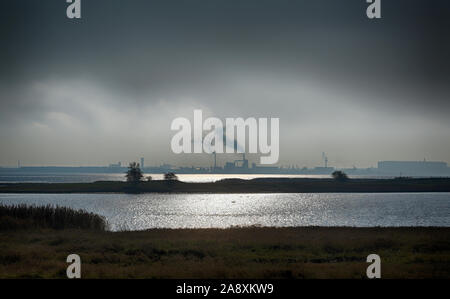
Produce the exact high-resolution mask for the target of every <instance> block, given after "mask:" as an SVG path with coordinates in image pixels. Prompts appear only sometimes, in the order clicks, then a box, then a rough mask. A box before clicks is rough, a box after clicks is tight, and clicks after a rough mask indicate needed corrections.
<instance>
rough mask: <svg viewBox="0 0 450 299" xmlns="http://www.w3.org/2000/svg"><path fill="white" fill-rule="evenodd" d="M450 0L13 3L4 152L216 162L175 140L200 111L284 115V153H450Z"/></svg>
mask: <svg viewBox="0 0 450 299" xmlns="http://www.w3.org/2000/svg"><path fill="white" fill-rule="evenodd" d="M448 3H449V2H448V1H445V0H436V1H425V0H422V1H418V0H415V1H407V0H398V1H382V16H383V19H382V20H368V19H367V17H366V15H365V9H366V6H367V4H366V1H364V0H346V1H335V0H326V1H317V0H305V1H301V0H297V1H294V0H290V1H287V0H281V1H280V0H277V1H275V0H270V1H269V0H258V1H257V0H252V1H250V0H221V1H217V0H184V1H180V0H169V1H168V0H161V1H152V0H146V1H119V0H108V1H106V0H102V1H100V0H89V1H86V0H82V19H81V20H69V19H67V18H66V16H65V8H66V6H67V4H66V3H65V1H63V0H48V1H36V0H29V1H26V0H6V1H2V2H1V4H0V14H1V15H0V17H1V18H0V44H1V47H0V138H1V145H0V165H4V166H6V165H15V164H16V163H17V160H21V161H22V164H23V165H105V164H109V163H112V162H116V161H124V162H127V161H132V160H137V159H138V158H139V157H141V156H144V157H145V158H146V164H147V165H149V164H153V165H159V164H161V163H163V162H170V163H172V164H176V165H187V166H190V165H193V164H195V165H210V164H211V157H209V156H208V155H194V156H186V155H174V154H172V153H171V152H170V139H171V137H172V136H173V134H174V133H173V132H171V131H170V124H171V121H172V119H173V118H175V117H180V116H181V117H188V118H192V115H193V109H203V110H204V114H205V116H216V117H219V118H225V117H238V116H240V117H250V116H252V117H279V118H280V144H281V146H280V165H299V166H314V165H317V164H319V163H320V162H321V153H322V152H327V153H328V156H329V160H330V165H332V166H337V167H343V166H349V167H351V166H353V165H355V166H357V167H369V166H373V165H375V164H376V162H377V161H379V160H422V159H423V158H427V159H428V160H442V161H446V162H450V117H449V112H450V99H449V95H450V84H449V83H450V66H449V64H450V58H449V53H450V41H449V37H450V21H449V20H450V17H449V16H450V5H449V4H448ZM233 158H234V157H233V156H225V155H224V156H221V157H219V161H220V162H221V163H223V162H224V161H225V160H227V159H233ZM252 159H254V161H252V162H258V160H259V159H256V157H252Z"/></svg>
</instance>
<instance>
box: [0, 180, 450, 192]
mask: <svg viewBox="0 0 450 299" xmlns="http://www.w3.org/2000/svg"><path fill="white" fill-rule="evenodd" d="M95 192H122V193H125V192H127V193H145V192H154V193H158V192H160V193H163V192H178V193H302V192H307V193H309V192H450V178H429V179H412V178H402V179H351V180H348V181H346V182H339V181H336V180H333V179H298V178H292V179H289V178H272V179H271V178H264V179H253V180H240V179H227V180H222V181H218V182H214V183H184V182H180V181H150V182H140V183H138V184H132V183H131V184H130V183H126V182H95V183H53V184H41V183H17V184H7V183H5V184H0V193H95Z"/></svg>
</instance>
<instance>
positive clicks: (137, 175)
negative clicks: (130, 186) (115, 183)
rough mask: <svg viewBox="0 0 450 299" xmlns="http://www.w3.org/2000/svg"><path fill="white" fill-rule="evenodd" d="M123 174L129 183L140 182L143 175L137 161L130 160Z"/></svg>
mask: <svg viewBox="0 0 450 299" xmlns="http://www.w3.org/2000/svg"><path fill="white" fill-rule="evenodd" d="M125 176H126V178H127V182H129V183H138V182H140V181H141V180H142V178H143V177H144V175H143V174H142V171H141V168H140V167H139V163H136V162H131V163H130V165H129V166H128V170H127V174H126V175H125Z"/></svg>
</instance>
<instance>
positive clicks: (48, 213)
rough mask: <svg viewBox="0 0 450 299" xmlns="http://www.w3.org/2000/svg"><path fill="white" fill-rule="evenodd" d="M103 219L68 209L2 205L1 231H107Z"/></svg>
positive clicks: (0, 210)
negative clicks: (42, 229)
mask: <svg viewBox="0 0 450 299" xmlns="http://www.w3.org/2000/svg"><path fill="white" fill-rule="evenodd" d="M106 227H107V224H106V221H105V219H104V218H103V217H101V216H99V215H96V214H93V213H88V212H86V211H83V210H78V211H77V210H73V209H70V208H66V207H54V206H51V205H47V206H27V205H13V206H4V205H0V231H1V230H16V229H25V228H26V229H30V228H31V229H34V228H53V229H74V228H75V229H94V230H105V229H106Z"/></svg>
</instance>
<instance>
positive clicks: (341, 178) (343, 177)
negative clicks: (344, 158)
mask: <svg viewBox="0 0 450 299" xmlns="http://www.w3.org/2000/svg"><path fill="white" fill-rule="evenodd" d="M331 175H332V176H333V179H335V180H336V181H338V182H345V181H348V176H347V174H346V173H345V172H343V171H340V170H336V171H335V172H333V173H332V174H331Z"/></svg>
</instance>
